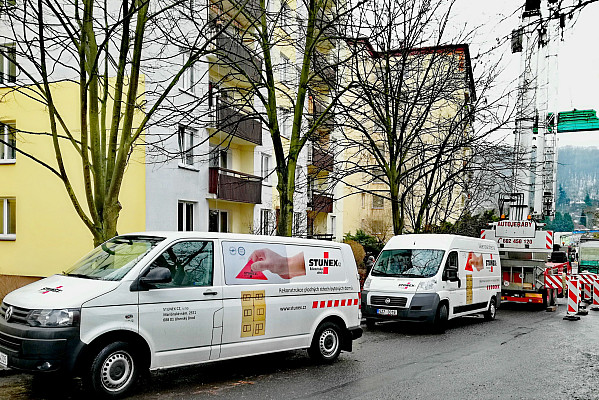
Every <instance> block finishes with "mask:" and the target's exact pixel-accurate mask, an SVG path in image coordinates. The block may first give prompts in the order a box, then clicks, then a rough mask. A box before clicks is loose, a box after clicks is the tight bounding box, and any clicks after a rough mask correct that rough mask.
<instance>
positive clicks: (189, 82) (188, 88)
mask: <svg viewBox="0 0 599 400" xmlns="http://www.w3.org/2000/svg"><path fill="white" fill-rule="evenodd" d="M180 51H181V55H182V57H183V61H182V63H181V67H183V66H184V65H185V64H186V63H187V62H188V61H189V59H190V58H191V51H189V50H186V49H180ZM195 72H196V71H195V63H193V64H191V65H190V66H189V67H188V68H186V69H185V70H184V71H183V73H182V74H181V78H180V80H179V89H181V90H182V91H183V92H186V93H189V94H192V95H195V94H196V86H197V84H198V81H197V80H196V74H195Z"/></svg>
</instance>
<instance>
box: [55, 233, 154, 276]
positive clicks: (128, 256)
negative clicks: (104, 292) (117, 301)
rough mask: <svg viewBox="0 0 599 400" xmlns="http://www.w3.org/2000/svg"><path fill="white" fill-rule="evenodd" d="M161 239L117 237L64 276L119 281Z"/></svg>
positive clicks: (94, 251)
mask: <svg viewBox="0 0 599 400" xmlns="http://www.w3.org/2000/svg"><path fill="white" fill-rule="evenodd" d="M163 240H164V238H162V237H152V236H117V237H115V238H112V239H110V240H109V241H107V242H106V243H103V244H101V245H100V246H98V247H96V248H95V249H93V250H92V251H91V252H90V253H88V254H87V255H86V256H84V257H83V258H82V259H81V260H79V261H78V262H77V263H76V264H75V265H74V266H73V267H72V268H70V269H69V270H67V271H66V272H64V275H68V276H76V277H78V278H86V279H98V280H103V281H120V280H121V279H123V277H124V276H125V275H126V274H127V272H129V270H130V269H131V268H133V267H134V266H135V264H137V262H138V261H139V260H141V258H142V257H143V256H145V255H146V254H147V253H148V252H149V251H150V250H152V248H154V247H155V246H156V245H157V244H158V243H160V242H161V241H163Z"/></svg>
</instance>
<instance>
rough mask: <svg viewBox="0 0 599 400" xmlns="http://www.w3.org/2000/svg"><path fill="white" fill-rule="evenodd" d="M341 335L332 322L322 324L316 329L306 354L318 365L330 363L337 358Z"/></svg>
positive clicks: (339, 351)
mask: <svg viewBox="0 0 599 400" xmlns="http://www.w3.org/2000/svg"><path fill="white" fill-rule="evenodd" d="M342 340H343V335H342V334H341V328H339V326H338V325H337V324H336V323H334V322H323V323H322V324H320V325H319V326H318V328H316V332H315V333H314V337H313V338H312V345H311V346H310V348H309V349H308V354H309V355H310V357H312V358H313V359H314V360H316V361H317V362H320V363H327V364H328V363H332V362H333V361H335V360H336V359H337V357H339V353H341V347H342V343H341V341H342Z"/></svg>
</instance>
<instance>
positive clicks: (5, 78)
mask: <svg viewBox="0 0 599 400" xmlns="http://www.w3.org/2000/svg"><path fill="white" fill-rule="evenodd" d="M16 59H17V49H16V47H15V44H14V43H7V44H4V45H2V46H0V84H6V83H14V82H16V81H17V65H16V64H15V61H16Z"/></svg>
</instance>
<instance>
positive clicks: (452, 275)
mask: <svg viewBox="0 0 599 400" xmlns="http://www.w3.org/2000/svg"><path fill="white" fill-rule="evenodd" d="M443 280H444V281H449V282H457V283H458V287H461V286H462V282H461V281H460V278H458V269H457V268H447V269H446V270H445V271H444V274H443Z"/></svg>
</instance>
